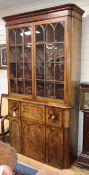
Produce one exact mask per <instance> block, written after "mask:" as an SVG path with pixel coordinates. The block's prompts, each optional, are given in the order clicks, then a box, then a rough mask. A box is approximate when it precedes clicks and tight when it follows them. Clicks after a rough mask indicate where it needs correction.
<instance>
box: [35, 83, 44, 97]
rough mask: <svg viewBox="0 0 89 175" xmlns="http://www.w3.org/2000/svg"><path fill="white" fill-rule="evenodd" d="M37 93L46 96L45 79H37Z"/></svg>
mask: <svg viewBox="0 0 89 175" xmlns="http://www.w3.org/2000/svg"><path fill="white" fill-rule="evenodd" d="M36 94H37V95H38V96H41V97H43V96H44V82H43V81H36Z"/></svg>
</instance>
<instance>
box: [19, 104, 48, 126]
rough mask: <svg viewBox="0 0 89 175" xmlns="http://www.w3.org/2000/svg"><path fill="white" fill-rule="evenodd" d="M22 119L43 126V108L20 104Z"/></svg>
mask: <svg viewBox="0 0 89 175" xmlns="http://www.w3.org/2000/svg"><path fill="white" fill-rule="evenodd" d="M21 108H22V110H21V111H22V115H21V116H22V118H27V119H29V120H30V121H34V122H38V123H43V124H45V106H41V105H35V104H27V103H22V105H21Z"/></svg>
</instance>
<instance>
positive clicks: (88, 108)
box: [78, 82, 89, 168]
mask: <svg viewBox="0 0 89 175" xmlns="http://www.w3.org/2000/svg"><path fill="white" fill-rule="evenodd" d="M80 87H81V90H80V91H81V95H80V110H81V111H82V112H83V117H84V119H83V148H82V153H81V154H80V156H79V158H78V165H79V166H83V167H88V168H89V82H84V83H81V85H80Z"/></svg>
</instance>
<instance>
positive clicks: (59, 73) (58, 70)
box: [55, 62, 64, 81]
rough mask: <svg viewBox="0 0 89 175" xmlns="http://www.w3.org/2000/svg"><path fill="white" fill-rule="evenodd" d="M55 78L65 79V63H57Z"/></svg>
mask: <svg viewBox="0 0 89 175" xmlns="http://www.w3.org/2000/svg"><path fill="white" fill-rule="evenodd" d="M55 80H59V81H64V63H61V62H60V63H59V64H55Z"/></svg>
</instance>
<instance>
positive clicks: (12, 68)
mask: <svg viewBox="0 0 89 175" xmlns="http://www.w3.org/2000/svg"><path fill="white" fill-rule="evenodd" d="M10 77H16V64H15V63H10Z"/></svg>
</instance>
